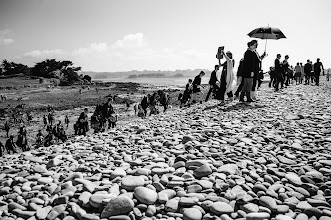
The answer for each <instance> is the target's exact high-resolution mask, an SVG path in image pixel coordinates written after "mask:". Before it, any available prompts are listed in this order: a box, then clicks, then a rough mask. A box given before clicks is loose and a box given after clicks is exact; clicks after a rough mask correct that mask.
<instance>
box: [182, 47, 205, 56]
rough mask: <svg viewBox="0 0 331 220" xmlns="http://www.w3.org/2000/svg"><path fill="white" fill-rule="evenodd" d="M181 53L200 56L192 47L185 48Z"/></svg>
mask: <svg viewBox="0 0 331 220" xmlns="http://www.w3.org/2000/svg"><path fill="white" fill-rule="evenodd" d="M183 54H185V55H187V56H190V57H200V56H201V55H202V54H201V53H199V52H198V51H196V50H194V49H189V50H185V51H184V52H183Z"/></svg>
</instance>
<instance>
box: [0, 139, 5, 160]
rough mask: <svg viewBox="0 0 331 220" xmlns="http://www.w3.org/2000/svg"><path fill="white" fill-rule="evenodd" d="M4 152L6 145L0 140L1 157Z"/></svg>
mask: <svg viewBox="0 0 331 220" xmlns="http://www.w3.org/2000/svg"><path fill="white" fill-rule="evenodd" d="M2 152H5V146H3V144H2V143H1V142H0V157H2Z"/></svg>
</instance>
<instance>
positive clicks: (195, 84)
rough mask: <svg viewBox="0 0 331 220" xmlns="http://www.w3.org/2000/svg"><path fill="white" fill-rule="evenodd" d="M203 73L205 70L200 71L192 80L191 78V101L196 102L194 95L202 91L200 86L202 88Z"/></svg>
mask: <svg viewBox="0 0 331 220" xmlns="http://www.w3.org/2000/svg"><path fill="white" fill-rule="evenodd" d="M204 75H205V72H203V71H201V72H200V73H199V75H197V76H196V77H195V78H194V80H193V83H192V85H193V92H192V98H191V102H190V103H192V102H196V100H194V99H195V98H196V96H198V93H200V92H201V93H202V91H201V88H203V86H202V85H201V78H202V77H203V76H204Z"/></svg>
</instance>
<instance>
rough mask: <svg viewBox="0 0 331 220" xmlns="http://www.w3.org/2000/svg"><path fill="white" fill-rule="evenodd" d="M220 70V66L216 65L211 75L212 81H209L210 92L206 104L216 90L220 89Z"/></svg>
mask: <svg viewBox="0 0 331 220" xmlns="http://www.w3.org/2000/svg"><path fill="white" fill-rule="evenodd" d="M218 70H219V66H218V65H215V68H214V70H213V72H211V74H210V79H209V91H208V93H207V96H206V100H205V101H206V102H207V101H208V99H209V96H210V94H211V93H212V92H215V90H217V89H219V87H218V86H217V84H216V83H217V82H219V80H218V79H217V71H218Z"/></svg>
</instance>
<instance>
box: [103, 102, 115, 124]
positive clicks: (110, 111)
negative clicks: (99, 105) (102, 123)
mask: <svg viewBox="0 0 331 220" xmlns="http://www.w3.org/2000/svg"><path fill="white" fill-rule="evenodd" d="M103 116H104V117H105V120H106V121H108V129H110V128H111V127H115V125H116V120H115V119H116V118H114V117H115V111H114V107H113V98H108V100H107V102H106V103H105V104H104V105H103Z"/></svg>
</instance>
